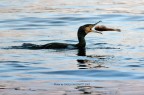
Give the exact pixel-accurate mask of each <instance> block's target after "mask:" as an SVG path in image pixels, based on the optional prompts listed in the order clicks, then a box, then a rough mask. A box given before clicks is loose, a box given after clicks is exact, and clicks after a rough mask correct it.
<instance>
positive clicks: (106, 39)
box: [0, 0, 144, 80]
mask: <svg viewBox="0 0 144 95" xmlns="http://www.w3.org/2000/svg"><path fill="white" fill-rule="evenodd" d="M143 5H144V1H143V0H135V1H133V0H104V1H103V2H102V1H101V0H85V1H83V0H1V1H0V43H1V44H0V80H48V79H58V80H63V79H67V80H83V79H84V80H97V79H98V80H131V79H136V80H143V79H144V26H143V25H144V6H143ZM99 20H102V21H103V22H102V23H100V25H106V26H109V27H113V28H120V29H121V30H122V32H121V33H119V32H104V33H103V35H100V34H96V33H91V34H88V35H87V36H86V42H87V46H86V51H85V53H86V56H78V55H77V54H78V50H76V49H73V50H62V49H60V50H53V49H49V50H46V49H45V50H28V49H4V48H6V47H10V46H15V45H18V46H19V45H21V44H22V43H34V44H45V43H50V42H65V43H77V35H76V34H77V30H78V27H79V26H81V25H84V24H88V23H95V22H97V21H99Z"/></svg>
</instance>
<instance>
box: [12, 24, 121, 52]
mask: <svg viewBox="0 0 144 95" xmlns="http://www.w3.org/2000/svg"><path fill="white" fill-rule="evenodd" d="M99 22H101V21H99ZM99 22H97V23H95V24H85V25H83V26H80V27H79V29H78V32H77V36H78V41H79V42H78V43H77V44H67V43H48V44H44V45H36V44H31V43H23V44H22V46H19V47H18V46H13V47H12V48H20V49H74V48H77V49H78V48H85V46H86V41H85V36H86V35H87V34H88V33H90V32H96V33H100V34H102V31H119V32H120V29H112V28H108V27H105V26H103V25H100V26H97V24H98V23H99Z"/></svg>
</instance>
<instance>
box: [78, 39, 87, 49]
mask: <svg viewBox="0 0 144 95" xmlns="http://www.w3.org/2000/svg"><path fill="white" fill-rule="evenodd" d="M78 41H79V43H78V47H79V48H84V47H85V46H86V41H85V38H84V37H78Z"/></svg>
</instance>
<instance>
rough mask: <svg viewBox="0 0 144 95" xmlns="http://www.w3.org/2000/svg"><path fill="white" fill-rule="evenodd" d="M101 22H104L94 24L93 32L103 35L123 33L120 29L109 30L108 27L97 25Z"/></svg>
mask: <svg viewBox="0 0 144 95" xmlns="http://www.w3.org/2000/svg"><path fill="white" fill-rule="evenodd" d="M100 22H102V21H99V22H97V23H96V24H94V26H93V27H92V31H93V32H95V33H100V34H102V32H103V31H117V32H121V30H120V29H115V28H109V27H106V26H104V25H97V24H98V23H100Z"/></svg>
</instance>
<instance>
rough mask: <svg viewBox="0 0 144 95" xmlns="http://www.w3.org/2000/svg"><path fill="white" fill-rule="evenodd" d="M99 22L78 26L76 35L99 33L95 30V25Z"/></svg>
mask: <svg viewBox="0 0 144 95" xmlns="http://www.w3.org/2000/svg"><path fill="white" fill-rule="evenodd" d="M100 22H101V21H99V22H97V23H95V24H85V25H83V26H80V27H79V29H78V35H81V36H86V35H87V34H88V33H90V32H96V33H100V32H97V31H96V25H97V24H98V23H100Z"/></svg>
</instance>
